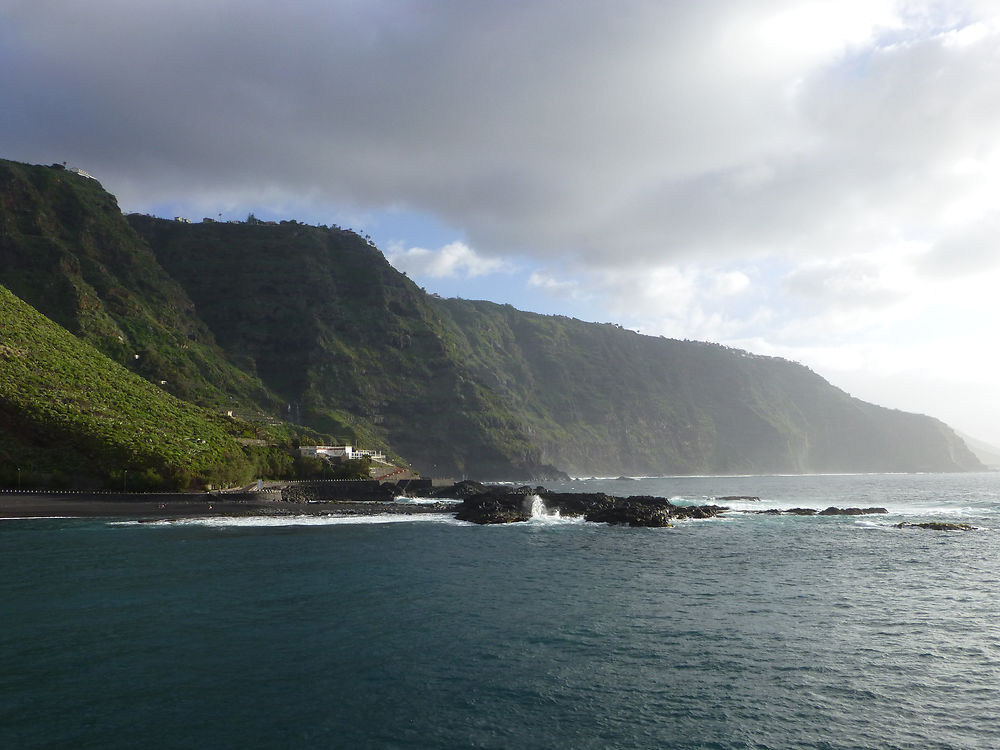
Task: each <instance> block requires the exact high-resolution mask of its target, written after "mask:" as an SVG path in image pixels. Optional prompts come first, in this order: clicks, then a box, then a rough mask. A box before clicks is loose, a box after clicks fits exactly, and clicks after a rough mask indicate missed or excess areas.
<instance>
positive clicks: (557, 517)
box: [528, 495, 586, 526]
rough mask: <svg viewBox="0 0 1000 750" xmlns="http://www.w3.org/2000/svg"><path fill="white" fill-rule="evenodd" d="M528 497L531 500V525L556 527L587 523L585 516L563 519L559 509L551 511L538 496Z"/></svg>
mask: <svg viewBox="0 0 1000 750" xmlns="http://www.w3.org/2000/svg"><path fill="white" fill-rule="evenodd" d="M528 497H529V498H530V499H531V519H530V520H529V521H528V523H530V524H534V525H537V526H555V525H565V524H581V523H586V521H585V520H584V518H583V516H567V517H565V518H563V516H562V514H561V513H560V512H559V510H558V508H557V509H556V510H552V511H550V510H549V509H548V508H546V507H545V501H543V500H542V498H540V497H539V496H538V495H529V496H528Z"/></svg>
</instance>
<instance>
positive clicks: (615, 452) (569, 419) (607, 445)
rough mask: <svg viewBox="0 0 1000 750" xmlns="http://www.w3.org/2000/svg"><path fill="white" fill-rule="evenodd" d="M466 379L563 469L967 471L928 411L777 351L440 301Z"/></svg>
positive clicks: (970, 463) (953, 441)
mask: <svg viewBox="0 0 1000 750" xmlns="http://www.w3.org/2000/svg"><path fill="white" fill-rule="evenodd" d="M438 307H439V309H440V310H441V311H442V313H443V314H445V315H447V316H449V318H450V320H451V321H452V322H453V323H454V324H455V325H456V326H457V327H458V328H460V329H461V331H462V334H463V336H464V341H465V342H467V348H465V350H464V351H463V353H462V354H463V356H464V358H465V359H466V361H467V362H468V363H469V364H470V367H471V369H472V371H473V372H474V374H475V377H476V378H477V379H478V380H480V381H481V382H483V383H486V384H488V386H489V388H490V389H491V390H492V391H493V392H494V393H497V394H499V395H500V396H501V400H502V401H503V402H504V403H506V404H509V405H510V406H511V410H512V411H514V412H516V413H517V414H519V415H521V417H522V419H523V420H524V429H525V430H526V431H527V432H528V434H530V435H532V436H533V437H534V438H535V440H536V442H537V444H538V445H539V447H540V448H541V449H542V458H543V460H545V461H549V462H551V463H553V464H555V465H557V466H559V467H561V468H565V469H567V470H569V471H571V472H573V473H577V474H579V473H604V474H614V473H621V472H625V473H633V474H649V473H662V472H671V473H675V472H676V473H741V472H760V471H772V472H803V471H887V470H891V471H951V470H956V469H971V468H978V462H977V461H976V459H975V457H974V456H973V455H972V454H971V452H969V451H968V449H967V448H966V447H965V445H964V444H963V443H962V441H961V440H960V439H958V438H957V437H956V436H955V435H954V433H953V432H952V431H951V430H950V429H949V428H948V427H947V426H946V425H944V424H942V423H941V422H938V421H937V420H933V419H930V418H928V417H923V416H919V415H914V414H906V413H904V412H899V411H893V410H889V409H883V408H881V407H877V406H873V405H871V404H867V403H864V402H862V401H859V400H857V399H854V398H852V397H850V396H848V395H847V394H846V393H844V392H843V391H840V390H839V389H837V388H834V387H833V386H831V385H830V384H829V383H827V382H826V381H825V380H823V379H822V378H820V377H819V376H818V375H816V374H815V373H813V372H811V371H810V370H808V369H807V368H805V367H802V366H801V365H798V364H795V363H792V362H788V361H787V360H782V359H776V358H771V357H759V356H754V355H751V354H748V353H746V352H742V351H738V350H733V349H728V348H726V347H722V346H718V345H715V344H706V343H701V342H693V341H675V340H668V339H658V338H651V337H647V336H640V335H639V334H636V333H634V332H631V331H626V330H623V329H621V328H620V327H618V326H615V325H598V324H593V323H583V322H581V321H578V320H572V319H568V318H558V317H551V316H542V315H534V314H531V313H524V312H520V311H518V310H515V309H513V308H511V307H509V306H500V305H495V304H493V303H489V302H468V301H463V300H442V301H440V302H439V303H438Z"/></svg>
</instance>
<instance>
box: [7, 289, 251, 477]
mask: <svg viewBox="0 0 1000 750" xmlns="http://www.w3.org/2000/svg"><path fill="white" fill-rule="evenodd" d="M0 321H2V325H0V483H3V484H7V485H11V484H13V483H14V481H15V474H14V472H17V474H16V481H18V482H19V483H20V481H21V480H22V479H23V480H24V484H25V486H30V485H32V484H33V483H35V482H41V483H42V484H43V485H44V486H47V487H52V486H58V485H59V484H60V482H63V483H66V484H68V485H71V486H74V487H80V486H86V485H98V486H99V485H101V484H104V485H107V486H111V487H117V488H121V487H123V486H126V485H127V486H128V487H131V488H132V489H142V488H145V487H150V488H162V487H164V486H171V487H174V488H182V489H186V488H188V487H189V486H200V485H202V484H205V483H222V484H226V483H230V482H235V481H246V480H248V479H249V478H250V475H251V474H252V470H253V468H254V467H253V466H251V464H250V462H249V461H248V460H247V458H246V456H245V454H244V452H243V450H242V449H241V447H240V445H239V444H238V443H237V442H236V439H235V435H236V430H237V429H238V424H237V423H235V422H233V421H231V420H228V419H226V418H224V417H221V416H218V415H215V414H212V413H210V412H208V411H206V410H204V409H201V408H199V407H197V406H194V405H192V404H189V403H186V402H184V401H181V400H180V399H177V398H174V397H173V396H171V395H170V394H168V393H165V392H164V391H163V390H161V389H160V388H158V387H156V386H154V385H152V384H151V383H149V382H147V381H145V380H143V379H142V378H141V377H139V376H138V375H136V374H134V373H131V372H129V371H128V370H126V369H125V368H124V367H122V366H120V365H118V364H115V363H114V362H112V361H111V360H109V359H108V358H107V357H106V356H104V355H103V354H101V353H100V352H98V351H97V350H96V349H94V348H93V347H92V346H90V345H89V344H87V343H85V342H84V341H82V340H80V339H79V338H77V337H76V336H74V335H72V334H71V333H69V332H68V331H67V330H65V329H64V328H62V327H61V326H58V325H56V324H55V323H53V322H52V321H50V320H49V319H48V318H46V317H45V316H43V315H41V314H40V313H38V312H37V311H36V310H34V309H33V308H32V307H30V306H29V305H27V304H26V303H25V302H23V301H22V300H20V299H19V298H17V297H16V296H15V295H13V294H12V293H11V292H10V291H9V290H8V289H6V288H4V287H2V286H0ZM126 471H127V472H130V474H129V476H128V477H126V476H125V472H126ZM41 477H45V479H44V481H42V480H41Z"/></svg>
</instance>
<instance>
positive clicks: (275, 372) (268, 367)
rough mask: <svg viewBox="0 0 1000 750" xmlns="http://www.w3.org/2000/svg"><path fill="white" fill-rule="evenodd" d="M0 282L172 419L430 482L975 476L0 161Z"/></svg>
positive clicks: (599, 338)
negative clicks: (328, 447) (175, 415)
mask: <svg viewBox="0 0 1000 750" xmlns="http://www.w3.org/2000/svg"><path fill="white" fill-rule="evenodd" d="M0 283H2V284H5V285H7V286H8V287H9V288H10V289H12V290H13V291H14V292H15V293H16V294H17V295H18V296H19V297H21V298H22V299H23V300H25V301H26V302H27V303H29V304H31V305H32V306H34V307H35V308H37V309H38V310H39V311H41V312H43V313H44V314H45V315H47V316H48V317H49V318H51V319H52V320H54V321H56V322H58V323H60V324H61V325H63V326H65V327H66V328H67V329H68V330H70V331H72V332H73V333H75V334H76V335H78V336H79V337H81V338H83V339H85V340H87V341H88V342H90V343H92V344H93V345H94V346H95V347H97V349H99V350H100V351H101V352H103V353H104V354H105V355H106V356H108V357H109V358H111V359H113V360H115V361H116V362H119V363H121V364H123V365H125V366H127V367H128V368H129V369H131V370H133V371H134V372H135V373H137V374H140V375H142V376H143V377H145V378H147V379H148V380H150V381H152V382H153V383H156V384H157V385H159V386H160V388H161V389H165V390H168V391H170V392H171V393H173V394H174V395H176V396H178V397H180V398H182V399H185V400H188V401H191V402H194V403H198V404H201V405H204V406H207V407H211V408H212V409H214V410H215V411H216V412H220V411H221V410H224V409H226V408H227V407H229V408H233V407H235V408H238V409H242V410H245V411H246V412H248V413H251V414H255V415H259V416H263V415H266V416H270V417H272V418H275V417H276V418H280V419H282V420H285V421H287V422H290V423H294V424H297V425H301V426H302V428H303V429H304V428H306V427H308V428H311V429H314V430H318V431H320V432H322V433H325V434H327V435H331V436H336V437H337V438H338V439H341V440H345V441H350V442H354V443H356V444H359V445H363V446H364V447H375V448H382V449H385V450H388V451H390V452H392V453H393V454H395V455H398V456H402V457H405V458H406V459H409V460H410V461H411V462H412V463H413V465H414V466H415V467H416V468H417V469H419V470H421V471H423V472H425V473H434V474H454V475H458V476H461V475H469V476H475V477H477V478H487V479H489V478H525V479H526V478H543V477H546V476H552V475H553V474H555V473H556V472H557V470H564V471H569V472H572V473H574V474H605V475H617V474H622V473H628V474H668V473H744V472H747V473H749V472H809V471H956V470H969V469H977V468H980V467H981V465H980V464H979V463H978V461H977V460H976V459H975V457H974V456H973V455H972V454H971V453H970V452H969V450H968V449H967V448H966V446H965V444H964V443H963V442H962V441H961V440H960V439H959V438H958V437H956V436H955V434H954V432H953V431H952V430H951V429H950V428H948V427H947V426H946V425H944V424H942V423H941V422H939V421H937V420H934V419H931V418H929V417H924V416H919V415H913V414H906V413H902V412H898V411H892V410H888V409H883V408H880V407H877V406H873V405H871V404H866V403H864V402H861V401H858V400H857V399H854V398H851V397H850V396H848V395H847V394H845V393H844V392H842V391H840V390H838V389H837V388H834V387H833V386H831V385H830V384H829V383H827V382H826V381H825V380H823V379H822V378H821V377H819V376H818V375H816V374H815V373H813V372H811V371H809V370H808V369H807V368H804V367H802V366H800V365H797V364H795V363H792V362H788V361H785V360H780V359H774V358H766V357H758V356H754V355H751V354H748V353H746V352H741V351H737V350H732V349H728V348H726V347H722V346H718V345H715V344H706V343H699V342H690V341H674V340H667V339H662V338H651V337H647V336H640V335H638V334H636V333H633V332H630V331H626V330H623V329H621V328H620V327H618V326H613V325H598V324H593V323H584V322H581V321H578V320H573V319H568V318H563V317H552V316H541V315H535V314H530V313H524V312H520V311H518V310H515V309H513V308H511V307H509V306H502V305H496V304H493V303H488V302H471V301H466V300H457V299H447V300H445V299H438V298H435V297H432V296H430V295H427V294H425V293H424V292H423V291H422V290H420V289H419V288H418V287H417V286H416V285H415V284H413V283H412V282H411V281H410V280H409V279H407V278H406V277H405V275H403V274H401V273H399V272H397V271H396V270H395V269H393V268H392V267H391V266H390V265H389V264H388V263H387V262H386V260H385V258H384V257H383V256H382V254H381V253H380V252H379V251H378V250H377V249H376V248H375V247H374V246H373V245H372V244H371V243H370V242H366V241H365V240H364V239H362V238H361V237H359V236H358V235H357V234H355V233H353V232H350V231H344V230H341V229H339V228H336V227H334V228H327V227H313V226H306V225H302V224H298V223H296V222H282V223H280V224H270V223H268V224H264V223H259V222H256V221H248V222H245V223H217V222H203V223H197V224H190V223H185V222H179V221H169V220H164V219H156V218H152V217H148V216H138V215H133V216H129V217H127V219H126V218H125V217H122V216H121V215H120V213H119V212H118V210H117V205H116V202H115V200H114V198H113V197H112V196H110V195H108V194H107V193H106V192H104V191H103V189H101V187H100V185H99V184H98V183H96V182H95V181H93V180H88V179H86V178H83V177H78V176H76V175H72V174H70V173H68V172H66V171H65V170H61V169H58V168H53V167H28V166H26V165H18V164H14V163H12V162H0ZM135 354H139V355H140V356H139V358H138V359H135ZM164 381H165V382H164Z"/></svg>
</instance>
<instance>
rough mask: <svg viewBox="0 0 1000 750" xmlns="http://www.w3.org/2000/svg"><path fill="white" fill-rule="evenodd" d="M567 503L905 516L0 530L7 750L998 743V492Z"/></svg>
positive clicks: (880, 487) (989, 487)
mask: <svg viewBox="0 0 1000 750" xmlns="http://www.w3.org/2000/svg"><path fill="white" fill-rule="evenodd" d="M551 489H560V490H566V489H576V490H581V491H582V490H586V491H611V492H613V493H614V494H620V495H628V494H659V495H662V496H666V497H673V498H675V500H676V501H677V502H704V501H705V499H706V498H711V497H713V496H722V495H736V494H740V495H758V496H760V498H761V500H760V501H759V502H752V503H751V502H746V503H743V504H739V505H738V507H744V508H753V509H764V508H768V507H783V508H791V507H796V506H808V507H814V508H825V507H827V506H829V505H837V506H840V507H846V506H871V505H878V506H885V507H887V508H888V509H889V510H890V514H889V515H887V516H865V517H798V516H767V515H751V514H739V513H736V514H732V515H730V516H728V517H726V518H723V519H713V520H708V521H691V522H685V523H681V524H678V526H677V527H675V528H673V529H628V528H617V527H607V526H601V525H595V524H588V523H584V522H579V521H570V520H563V519H559V518H554V517H551V516H545V515H540V516H539V517H538V518H536V519H534V520H533V521H532V522H530V523H525V524H516V525H510V526H504V527H479V526H472V525H466V524H461V523H458V522H455V521H454V520H453V519H451V518H450V517H448V516H422V517H418V518H412V517H410V518H405V519H404V518H399V517H397V518H382V519H375V520H374V521H372V520H370V519H369V520H368V521H365V522H359V521H358V520H346V519H326V518H319V519H316V518H301V519H281V520H277V519H240V520H227V519H208V520H200V521H192V522H182V523H169V524H168V523H162V524H136V523H130V522H123V521H121V520H118V521H114V520H107V519H96V520H94V519H88V520H71V519H37V520H6V521H0V564H2V571H3V575H2V580H0V663H2V668H0V747H4V748H136V747H143V748H230V747H231V748H251V747H280V748H611V747H613V748H720V749H721V748H831V749H832V748H838V749H839V748H921V749H925V748H996V747H1000V617H998V615H1000V475H995V474H977V475H891V476H890V475H877V476H818V477H729V478H683V479H680V478H674V479H670V478H666V479H662V478H660V479H641V480H636V481H628V482H626V481H614V480H590V481H582V480H579V481H574V482H569V483H565V484H561V485H552V486H551ZM902 520H907V521H923V520H948V521H957V522H963V523H972V524H974V525H976V526H977V527H979V528H978V530H976V531H972V532H950V533H947V532H934V531H925V530H919V529H897V528H895V527H894V526H893V524H895V523H898V522H899V521H902Z"/></svg>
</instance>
